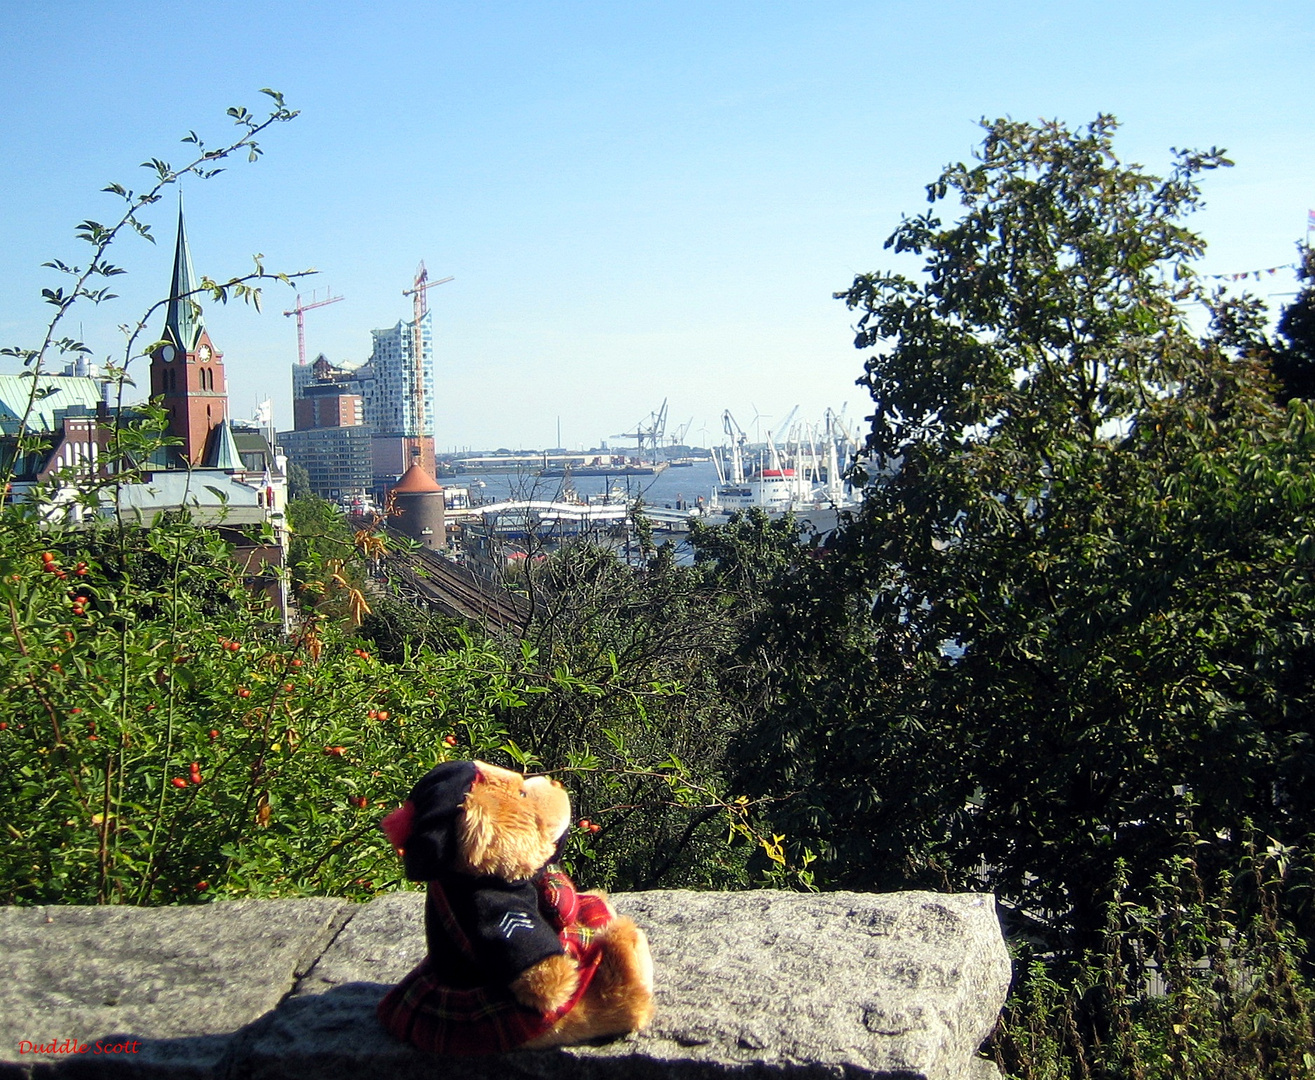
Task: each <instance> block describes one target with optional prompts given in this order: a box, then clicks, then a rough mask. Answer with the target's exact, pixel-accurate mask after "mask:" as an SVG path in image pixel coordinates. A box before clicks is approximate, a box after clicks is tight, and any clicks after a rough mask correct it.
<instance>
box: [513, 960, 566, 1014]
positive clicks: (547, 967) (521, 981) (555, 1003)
mask: <svg viewBox="0 0 1315 1080" xmlns="http://www.w3.org/2000/svg"><path fill="white" fill-rule="evenodd" d="M579 985H580V971H579V969H578V968H577V967H576V966H575V961H574V960H572V959H571V958H570V957H569V956H566V955H564V954H558V955H556V956H548V957H545V958H544V959H542V960H540V961H539V962H538V963H537V964H535V965H534V966H533V967H530V968H527V969H526V970H525V971H523V972H521V974H520V976H519V977H518V978H517V979H516V981H515V982H513V983H512V984H511V992H512V994H513V995H514V996H515V998H516V1000H517V1001H519V1002H520V1003H521V1004H522V1005H524V1006H525V1007H526V1008H527V1009H533V1010H534V1011H535V1012H540V1013H548V1012H553V1011H554V1010H556V1009H560V1008H561V1007H562V1006H563V1005H565V1004H566V1003H567V1002H568V1001H570V1000H571V998H572V996H573V995H574V994H575V991H576V988H577V987H578V986H579Z"/></svg>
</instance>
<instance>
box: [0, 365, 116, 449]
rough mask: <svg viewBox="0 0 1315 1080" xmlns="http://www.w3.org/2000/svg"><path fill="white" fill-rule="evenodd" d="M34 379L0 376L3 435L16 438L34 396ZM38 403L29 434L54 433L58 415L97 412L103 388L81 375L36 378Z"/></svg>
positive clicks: (0, 408) (28, 423)
mask: <svg viewBox="0 0 1315 1080" xmlns="http://www.w3.org/2000/svg"><path fill="white" fill-rule="evenodd" d="M32 379H33V376H31V375H0V434H4V435H16V434H17V433H18V425H19V420H20V419H21V417H22V416H23V413H24V412H25V411H26V410H27V403H28V399H29V397H30V396H31V394H32ZM36 381H37V387H38V389H37V401H36V405H35V406H34V408H33V409H32V414H31V415H30V416H29V417H28V421H27V430H28V431H30V432H32V433H33V434H37V433H51V432H54V431H55V428H56V423H57V417H56V415H55V414H56V413H58V412H62V411H63V410H66V409H76V408H81V409H83V410H85V411H87V412H93V413H94V412H95V411H96V405H97V403H98V402H99V401H100V395H101V384H100V382H98V381H97V380H96V379H88V378H86V377H83V376H78V375H40V376H36Z"/></svg>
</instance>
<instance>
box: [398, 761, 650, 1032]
mask: <svg viewBox="0 0 1315 1080" xmlns="http://www.w3.org/2000/svg"><path fill="white" fill-rule="evenodd" d="M570 822H571V802H570V797H569V796H568V795H567V794H566V791H565V789H563V788H562V786H561V784H559V783H558V782H557V781H556V780H551V779H549V778H548V777H546V776H536V777H532V778H530V779H526V778H525V777H524V776H522V775H521V774H520V773H517V772H512V771H511V770H509V769H502V768H499V767H498V766H496V765H489V764H487V763H486V762H483V761H449V762H444V763H443V764H441V765H438V766H436V767H435V768H433V769H432V770H430V772H429V773H427V774H426V775H425V776H424V777H423V778H422V779H421V780H420V782H419V783H417V784H416V786H415V787H414V788H413V789H412V790H411V795H410V797H409V798H408V799H407V801H406V803H405V804H404V805H403V806H402V807H401V808H400V809H398V810H395V811H394V812H393V813H391V814H389V815H388V816H387V817H386V818H384V820H383V822H382V823H381V826H382V828H383V830H384V832H385V833H387V835H388V838H389V840H391V841H392V843H393V846H394V847H395V848H397V850H398V854H399V855H401V856H402V860H403V863H404V865H405V867H406V876H407V877H408V878H409V879H410V880H412V881H424V882H427V883H428V896H427V898H426V901H425V940H426V943H427V945H428V946H429V952H428V955H427V956H426V957H425V959H424V960H422V961H421V962H420V964H419V966H418V967H416V969H415V970H414V971H412V972H411V973H410V974H409V975H407V976H406V978H404V979H403V980H402V981H401V982H400V983H399V984H398V985H397V986H395V987H394V988H393V989H392V990H391V991H390V992H389V993H388V995H387V996H386V997H385V998H384V999H383V1001H381V1002H380V1003H379V1009H378V1014H379V1018H380V1020H382V1021H383V1024H384V1027H386V1028H387V1029H388V1030H389V1031H390V1032H392V1033H393V1034H394V1035H396V1036H397V1037H398V1038H400V1039H404V1040H406V1041H408V1042H411V1043H413V1044H414V1045H416V1046H418V1047H420V1048H421V1049H422V1050H429V1051H433V1052H435V1053H445V1054H488V1053H499V1052H502V1051H506V1050H514V1049H517V1048H527V1049H537V1048H543V1047H549V1046H562V1045H564V1044H567V1043H577V1042H584V1041H586V1040H589V1039H594V1038H598V1037H601V1036H615V1035H622V1034H624V1033H626V1032H629V1031H637V1030H639V1029H640V1028H641V1027H643V1026H644V1025H645V1024H647V1023H648V1021H649V1019H650V1018H651V1017H652V1015H653V962H652V959H651V957H650V955H649V950H648V940H647V938H645V936H644V932H643V931H642V930H640V929H639V927H637V926H636V925H635V924H634V923H633V922H632V921H631V920H629V919H627V918H625V917H623V916H618V915H617V914H616V912H615V911H614V910H613V909H612V906H611V905H610V904H609V903H608V901H607V898H606V897H605V896H604V895H603V894H602V893H597V892H586V893H577V892H576V890H575V886H574V885H573V884H572V883H571V879H570V878H569V877H567V876H566V874H564V873H563V872H562V871H561V870H559V869H558V868H557V867H556V866H555V865H553V864H554V863H555V861H556V860H557V858H558V857H559V856H560V854H561V850H562V847H563V846H564V845H565V842H566V834H567V830H568V829H569V827H570Z"/></svg>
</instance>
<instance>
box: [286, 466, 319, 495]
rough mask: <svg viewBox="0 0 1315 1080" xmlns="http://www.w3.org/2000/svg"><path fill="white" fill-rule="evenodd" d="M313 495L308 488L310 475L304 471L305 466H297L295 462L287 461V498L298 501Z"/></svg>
mask: <svg viewBox="0 0 1315 1080" xmlns="http://www.w3.org/2000/svg"><path fill="white" fill-rule="evenodd" d="M313 494H314V492H313V491H312V490H311V486H310V473H309V472H307V471H306V466H305V465H299V464H297V462H295V461H289V462H288V498H290V499H300V498H304V497H305V496H307V495H313Z"/></svg>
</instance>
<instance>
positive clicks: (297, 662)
mask: <svg viewBox="0 0 1315 1080" xmlns="http://www.w3.org/2000/svg"><path fill="white" fill-rule="evenodd" d="M301 663H302V662H301V661H300V660H293V661H292V666H293V667H301Z"/></svg>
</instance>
